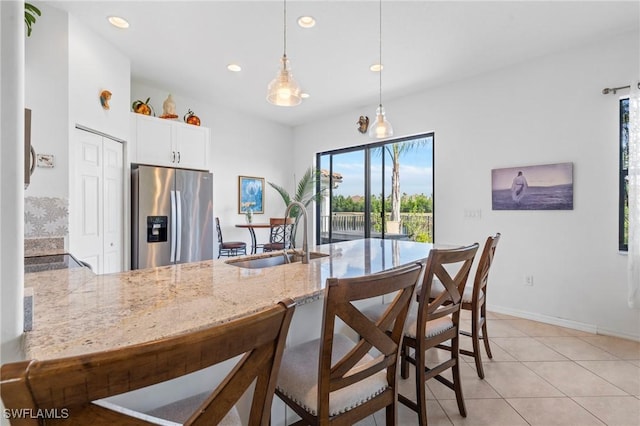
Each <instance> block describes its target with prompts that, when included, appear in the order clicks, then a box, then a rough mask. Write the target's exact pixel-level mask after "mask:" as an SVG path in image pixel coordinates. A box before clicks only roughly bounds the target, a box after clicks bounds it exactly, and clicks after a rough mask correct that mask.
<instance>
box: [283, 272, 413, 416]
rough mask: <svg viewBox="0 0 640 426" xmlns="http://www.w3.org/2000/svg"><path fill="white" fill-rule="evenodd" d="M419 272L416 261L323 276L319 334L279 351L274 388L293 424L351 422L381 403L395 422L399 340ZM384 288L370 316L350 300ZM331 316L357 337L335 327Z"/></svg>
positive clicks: (355, 299) (356, 300)
mask: <svg viewBox="0 0 640 426" xmlns="http://www.w3.org/2000/svg"><path fill="white" fill-rule="evenodd" d="M423 273H424V266H423V265H422V264H420V263H416V264H410V265H408V266H404V267H400V268H396V269H393V270H391V271H386V272H381V273H378V274H373V275H369V276H364V277H354V278H343V279H337V278H329V279H328V280H327V286H326V290H325V298H324V315H323V323H322V334H321V338H320V339H316V340H313V341H310V342H306V343H302V344H300V345H297V346H294V347H291V348H288V349H286V350H285V353H284V356H283V357H282V368H281V369H280V374H279V377H278V385H277V387H276V395H278V397H279V398H280V399H282V400H283V401H284V402H285V403H286V404H287V405H288V406H289V407H291V408H292V409H293V410H294V411H295V412H296V414H298V415H299V416H300V417H301V418H302V421H301V422H300V423H301V424H309V425H320V424H322V425H326V424H329V423H331V424H336V425H338V424H339V425H352V424H354V423H356V422H357V421H359V420H361V419H363V418H365V417H367V416H370V415H372V414H373V413H375V412H376V411H378V410H380V409H382V408H385V407H386V418H387V424H389V425H393V424H395V423H396V419H397V405H396V402H397V395H398V388H397V377H396V367H397V364H398V356H399V350H400V341H401V340H402V334H403V331H404V325H405V319H406V317H407V314H408V309H409V304H410V303H411V300H412V298H413V294H414V290H415V286H416V284H417V283H418V282H419V281H420V280H421V278H422V275H423ZM396 292H397V294H396ZM391 293H393V297H394V299H393V301H392V302H391V303H390V304H389V305H388V308H387V309H386V310H385V311H384V312H383V313H382V315H381V317H380V320H378V321H370V320H368V319H367V318H366V317H365V316H364V315H363V314H362V312H361V311H360V310H359V309H358V307H357V302H358V301H360V300H363V299H369V298H372V297H380V296H382V295H385V294H391ZM338 320H341V321H342V322H343V323H344V324H345V325H347V326H348V327H351V329H353V330H354V331H355V332H356V333H357V334H359V335H360V336H361V339H360V340H359V341H358V342H354V341H353V340H351V339H349V338H348V337H346V336H344V335H342V334H339V333H335V327H336V325H337V324H336V322H338ZM386 330H391V332H389V333H387V332H386ZM372 349H375V350H376V351H375V354H370V353H369V352H370V350H372Z"/></svg>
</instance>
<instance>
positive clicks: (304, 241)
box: [284, 201, 309, 263]
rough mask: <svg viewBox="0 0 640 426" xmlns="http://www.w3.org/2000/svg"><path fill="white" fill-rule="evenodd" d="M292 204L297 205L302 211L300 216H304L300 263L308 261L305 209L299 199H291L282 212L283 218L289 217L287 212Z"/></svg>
mask: <svg viewBox="0 0 640 426" xmlns="http://www.w3.org/2000/svg"><path fill="white" fill-rule="evenodd" d="M293 206H296V207H298V208H299V209H300V210H301V211H302V216H303V217H304V234H303V235H304V236H303V238H302V253H303V254H304V257H303V258H302V263H309V246H308V245H307V209H306V208H305V207H304V204H302V203H301V202H300V201H292V202H291V203H290V204H289V205H288V206H287V210H285V212H284V218H285V220H286V218H288V217H289V212H290V211H291V208H292V207H293Z"/></svg>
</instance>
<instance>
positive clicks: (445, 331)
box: [363, 243, 478, 426]
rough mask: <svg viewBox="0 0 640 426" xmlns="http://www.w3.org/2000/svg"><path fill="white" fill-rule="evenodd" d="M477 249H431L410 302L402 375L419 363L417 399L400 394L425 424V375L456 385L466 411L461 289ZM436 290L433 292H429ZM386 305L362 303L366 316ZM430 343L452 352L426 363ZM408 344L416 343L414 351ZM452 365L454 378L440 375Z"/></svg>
mask: <svg viewBox="0 0 640 426" xmlns="http://www.w3.org/2000/svg"><path fill="white" fill-rule="evenodd" d="M477 250H478V244H477V243H475V244H472V245H470V246H466V247H461V248H455V249H446V250H445V249H432V250H431V251H430V252H429V257H428V258H427V263H426V271H425V274H424V279H423V280H422V282H421V283H420V284H419V285H418V288H417V290H416V293H417V302H414V303H413V304H412V306H411V311H410V313H409V317H408V318H407V330H406V332H405V336H404V340H403V342H402V351H401V360H400V366H401V368H400V370H401V371H400V373H401V376H402V378H404V379H406V378H408V377H409V368H408V367H409V365H408V364H409V363H411V364H413V365H414V366H416V396H417V402H413V401H412V400H411V399H409V398H408V397H406V396H404V395H401V394H400V395H398V400H399V401H400V402H401V403H403V404H404V405H406V406H407V407H409V408H411V409H412V410H414V411H416V412H417V413H418V419H419V422H420V425H422V426H424V425H426V424H427V411H426V410H427V405H426V395H425V381H426V380H428V379H431V378H435V379H436V380H438V381H439V382H441V383H443V384H444V385H446V386H448V387H449V388H451V389H453V390H454V391H455V393H456V400H457V402H458V409H459V411H460V414H461V415H462V416H463V417H466V408H465V406H464V398H463V395H462V385H461V383H460V373H459V359H458V358H459V357H458V354H459V352H458V349H459V344H458V342H459V340H458V339H459V337H458V336H459V327H460V309H461V306H462V294H464V288H465V284H466V282H467V278H468V276H469V270H470V269H471V265H472V264H473V259H474V257H475V254H476V251H477ZM440 282H443V283H445V284H446V285H441V284H440V285H439V289H440V290H436V291H434V289H433V284H436V285H438V284H439V283H440ZM434 294H435V296H434V297H429V295H434ZM452 301H453V303H452ZM386 308H387V306H386V305H385V304H382V305H374V306H370V307H367V308H366V309H364V311H363V313H364V314H365V315H366V316H367V317H368V318H370V319H373V320H376V319H378V318H380V316H381V313H382V312H383V311H384V310H385V309H386ZM418 336H423V338H420V337H418ZM447 340H451V342H452V344H451V345H450V346H449V345H445V343H444V342H446V341H447ZM432 348H439V349H447V350H449V351H450V353H451V355H450V357H449V358H448V359H447V360H445V361H443V362H442V363H440V364H438V365H430V366H426V352H427V350H429V349H432ZM410 349H413V355H411V352H410ZM418 366H424V368H420V367H418ZM449 368H451V369H452V372H453V382H451V381H449V380H447V379H445V378H444V377H442V376H441V375H440V374H441V373H442V372H444V371H446V370H448V369H449Z"/></svg>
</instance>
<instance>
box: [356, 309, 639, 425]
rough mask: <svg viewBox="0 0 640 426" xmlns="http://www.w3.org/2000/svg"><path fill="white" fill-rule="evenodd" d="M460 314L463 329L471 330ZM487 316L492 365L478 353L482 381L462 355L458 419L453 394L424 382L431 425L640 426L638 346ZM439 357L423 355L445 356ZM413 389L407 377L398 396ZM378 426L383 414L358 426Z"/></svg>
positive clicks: (405, 417)
mask: <svg viewBox="0 0 640 426" xmlns="http://www.w3.org/2000/svg"><path fill="white" fill-rule="evenodd" d="M464 314H467V313H466V312H464V313H463V318H464V322H463V327H464V328H466V329H469V330H470V329H471V326H470V321H469V317H468V314H467V315H466V316H465V315H464ZM488 317H489V319H488V327H489V336H490V342H491V351H492V353H493V359H491V360H490V359H488V358H487V357H486V353H485V352H483V353H482V355H483V364H484V371H485V379H484V380H481V379H479V378H478V376H477V374H476V370H475V365H474V360H473V358H471V357H467V356H462V357H461V358H462V360H463V363H462V364H461V376H462V386H463V393H464V399H465V404H466V408H467V417H466V418H464V417H462V416H460V414H459V413H458V406H457V404H456V400H455V394H454V392H453V391H452V390H450V389H449V388H447V387H445V386H444V385H442V384H440V383H439V382H437V381H436V380H429V381H428V382H427V388H428V392H427V409H428V422H429V426H441V425H456V426H457V425H473V426H483V425H487V426H499V425H505V426H516V425H535V426H553V425H562V426H567V425H576V426H583V425H609V426H640V342H634V341H630V340H624V339H618V338H615V337H607V336H599V335H594V334H591V333H585V332H581V331H576V330H571V329H568V328H563V327H557V326H553V325H549V324H544V323H539V322H535V321H530V320H526V319H520V318H516V317H511V316H507V315H501V314H495V313H489V314H488ZM461 346H462V347H467V348H470V347H471V339H470V338H466V337H463V338H462V340H461ZM438 352H439V351H438V350H435V351H434V353H432V354H429V356H430V357H438V356H446V355H445V354H444V353H438ZM412 369H413V367H412ZM448 374H449V377H450V370H449V372H448ZM413 386H414V379H413V376H411V377H410V378H409V379H407V380H401V387H400V392H401V393H403V394H405V395H407V396H410V397H412V398H415V389H414V388H413ZM398 420H399V424H400V425H403V426H413V425H416V424H417V423H418V416H417V414H415V413H414V412H413V411H411V410H409V409H408V408H406V407H405V406H403V405H402V404H400V405H399V409H398ZM384 424H385V420H384V411H381V412H378V413H376V415H375V416H371V417H369V418H367V419H365V420H363V421H361V422H359V423H358V426H374V425H376V426H377V425H384Z"/></svg>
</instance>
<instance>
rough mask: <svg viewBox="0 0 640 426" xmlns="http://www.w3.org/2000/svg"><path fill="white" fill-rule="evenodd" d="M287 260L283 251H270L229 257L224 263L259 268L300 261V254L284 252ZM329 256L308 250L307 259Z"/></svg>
mask: <svg viewBox="0 0 640 426" xmlns="http://www.w3.org/2000/svg"><path fill="white" fill-rule="evenodd" d="M286 256H287V259H288V260H289V261H288V262H287V261H286V260H285V255H284V253H283V252H272V253H270V254H268V255H264V254H259V255H255V256H247V257H241V258H238V259H230V260H227V261H226V262H225V263H226V264H228V265H231V266H237V267H238V268H249V269H259V268H268V267H270V266H278V265H286V264H288V263H299V262H302V258H303V256H302V254H300V253H298V252H295V253H291V252H287V254H286ZM327 256H329V255H328V254H325V253H318V252H313V251H312V252H310V253H309V259H311V260H313V259H319V258H323V257H327Z"/></svg>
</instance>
